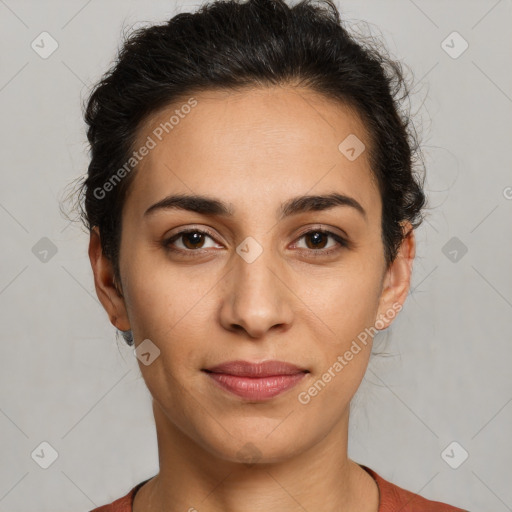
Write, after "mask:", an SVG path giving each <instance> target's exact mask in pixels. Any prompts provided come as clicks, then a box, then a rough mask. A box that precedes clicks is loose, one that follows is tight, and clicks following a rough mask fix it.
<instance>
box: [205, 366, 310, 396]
mask: <svg viewBox="0 0 512 512" xmlns="http://www.w3.org/2000/svg"><path fill="white" fill-rule="evenodd" d="M206 374H207V375H208V377H210V378H211V379H213V380H214V381H215V383H216V384H218V385H219V386H220V387H221V388H223V389H225V390H227V391H229V392H231V393H233V394H234V395H237V396H239V397H241V398H245V399H248V400H258V401H263V400H268V399H270V398H273V397H275V396H277V395H280V394H281V393H284V392H285V391H287V390H288V389H290V388H293V387H294V386H295V385H296V384H298V382H299V381H301V380H302V379H303V378H304V376H305V375H306V374H305V373H304V372H300V373H295V374H293V375H274V376H272V377H238V376H236V375H228V374H226V373H210V372H206Z"/></svg>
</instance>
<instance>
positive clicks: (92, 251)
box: [89, 226, 130, 331]
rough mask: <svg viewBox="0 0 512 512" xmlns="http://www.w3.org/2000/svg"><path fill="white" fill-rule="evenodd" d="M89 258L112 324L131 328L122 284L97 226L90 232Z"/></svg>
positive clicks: (100, 297) (99, 296)
mask: <svg viewBox="0 0 512 512" xmlns="http://www.w3.org/2000/svg"><path fill="white" fill-rule="evenodd" d="M89 260H90V262H91V267H92V271H93V274H94V286H95V288H96V294H97V295H98V299H99V300H100V302H101V304H102V305H103V307H104V308H105V311H106V312H107V314H108V316H109V319H110V322H111V323H112V325H114V326H115V327H117V328H118V329H120V330H122V331H127V330H129V329H130V322H129V320H128V314H127V311H126V305H125V302H124V298H123V295H122V293H121V290H120V286H119V285H118V284H117V283H116V281H115V273H114V267H113V265H112V262H111V261H110V260H109V259H108V258H107V257H106V256H105V254H104V253H103V249H102V247H101V237H100V232H99V229H98V227H97V226H94V227H93V228H92V230H91V232H90V239H89Z"/></svg>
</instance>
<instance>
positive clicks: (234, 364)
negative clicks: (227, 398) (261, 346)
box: [206, 360, 307, 377]
mask: <svg viewBox="0 0 512 512" xmlns="http://www.w3.org/2000/svg"><path fill="white" fill-rule="evenodd" d="M206 371H207V372H212V373H224V374H227V375H236V376H237V377H272V376H275V375H295V374H297V373H301V372H307V370H305V369H304V368H299V367H298V366H296V365H294V364H291V363H285V362H284V361H274V360H272V361H263V362H261V363H251V362H249V361H228V362H226V363H222V364H219V365H217V366H213V367H211V368H207V369H206Z"/></svg>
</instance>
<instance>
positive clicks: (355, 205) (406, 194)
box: [81, 0, 461, 512]
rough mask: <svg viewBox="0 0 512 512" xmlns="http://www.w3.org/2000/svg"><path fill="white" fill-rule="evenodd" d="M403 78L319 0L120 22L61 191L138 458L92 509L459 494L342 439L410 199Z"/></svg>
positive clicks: (341, 511) (413, 209) (406, 275)
mask: <svg viewBox="0 0 512 512" xmlns="http://www.w3.org/2000/svg"><path fill="white" fill-rule="evenodd" d="M404 87H405V85H404V81H403V77H402V74H401V70H400V66H399V65H398V64H396V63H394V62H393V61H391V60H389V59H387V58H386V57H384V56H383V55H382V54H381V53H380V52H379V50H378V49H377V48H376V47H375V48H373V47H370V46H369V45H367V44H362V43H358V42H356V40H355V39H354V38H353V37H352V36H350V35H349V34H348V33H347V31H346V30H345V29H344V28H343V27H342V25H341V22H340V19H339V13H338V11H337V10H336V7H335V6H334V4H333V3H331V2H330V0H325V1H324V2H323V3H322V4H320V5H314V4H312V3H311V2H309V1H304V2H301V3H299V4H297V5H295V6H294V7H293V8H290V7H289V6H288V5H286V4H285V3H284V2H283V1H282V0H249V1H248V2H246V3H243V4H242V3H239V2H236V1H226V2H216V3H211V4H209V5H205V6H203V7H202V8H201V9H199V11H198V12H196V13H193V14H191V13H184V14H179V15H177V16H175V17H174V18H172V19H171V20H169V22H168V23H166V24H163V25H161V26H153V27H149V28H145V29H141V30H138V31H137V32H135V33H134V34H133V35H132V36H131V37H130V38H129V39H128V40H127V41H126V42H125V44H124V46H123V48H122V50H121V52H120V55H119V59H118V61H117V62H116V64H115V66H114V67H113V69H111V70H110V72H109V73H108V74H107V75H106V76H105V77H103V79H102V80H101V82H100V83H99V84H98V85H97V86H96V88H95V90H94V91H93V93H92V95H91V97H90V98H89V102H88V105H87V110H86V114H85V119H86V121H87V124H88V139H89V142H90V144H91V162H90V165H89V170H88V176H87V178H86V180H85V181H84V183H83V184H82V189H81V193H82V194H81V198H83V200H84V209H83V216H84V221H85V223H86V225H87V227H88V228H89V230H90V245H89V257H90V261H91V265H92V268H93V272H94V281H95V287H96V291H97V294H98V297H99V299H100V300H101V303H102V304H103V306H104V308H105V310H106V312H107V313H108V315H109V318H110V321H111V323H112V324H113V325H114V326H115V327H116V328H117V329H119V330H120V331H122V332H123V335H124V337H125V340H126V342H127V343H128V344H133V346H134V349H135V354H136V356H137V358H138V361H139V367H140V370H141V373H142V376H143V378H144V380H145V383H146V385H147V387H148V389H149V391H150V392H151V395H152V397H153V412H154V417H155V423H156V429H157V437H158V450H159V461H160V469H159V473H158V474H157V475H155V476H154V477H153V478H150V479H148V480H145V481H144V482H140V483H139V484H138V485H137V486H135V487H134V488H133V489H131V490H130V492H129V493H128V494H126V495H125V496H124V497H122V498H119V499H118V500H116V501H115V502H113V503H111V504H109V505H105V506H103V507H100V508H97V509H96V512H99V511H101V512H107V511H114V510H116V511H119V512H120V511H132V510H133V511H134V512H149V511H152V512H164V511H165V512H170V511H173V512H174V511H178V510H188V511H195V510H198V511H201V512H203V511H205V512H213V511H223V512H226V511H240V510H243V511H261V510H265V511H266V512H271V511H274V510H279V511H281V512H282V511H297V510H307V511H310V512H313V511H322V512H335V511H336V512H349V511H351V512H352V511H357V512H377V511H380V512H383V511H391V510H393V511H394V510H401V511H404V512H405V511H412V510H414V511H427V510H428V511H433V510H435V511H457V510H461V509H458V508H455V507H452V506H450V505H447V504H442V503H440V502H434V501H429V500H427V499H425V498H423V497H420V496H419V495H415V494H413V493H411V492H408V491H406V490H404V489H401V488H399V487H397V486H396V485H394V484H392V483H390V482H388V481H386V480H384V479H383V478H382V477H380V476H379V475H378V474H377V473H376V472H375V471H373V470H371V469H370V468H368V467H366V466H363V465H360V464H357V463H356V462H354V461H352V460H351V459H349V458H348V455H347V444H348V423H349V408H350V402H351V399H352V397H353V396H354V394H355V392H356V391H357V389H358V386H359V384H360V383H361V380H362V378H363V376H364V373H365V371H366V368H367V364H368V360H369V357H370V353H371V348H372V340H373V337H374V335H375V334H376V333H377V332H378V331H381V330H383V329H386V328H387V327H388V326H389V325H390V324H391V323H392V321H393V319H394V318H395V317H396V315H397V314H398V313H399V311H400V310H401V308H402V305H403V303H404V301H405V299H406V296H407V293H408V291H409V287H410V278H411V271H412V264H413V260H414V255H415V238H414V229H415V228H416V227H418V226H419V224H420V222H421V216H422V209H423V207H424V205H425V196H424V193H423V190H422V184H421V183H420V180H419V179H418V177H417V176H416V174H415V172H414V169H413V162H414V161H415V155H416V146H415V138H414V132H413V130H412V129H411V127H410V125H409V121H408V118H407V115H406V114H404V113H403V112H402V110H401V105H400V103H399V98H398V97H399V95H400V94H402V93H403V92H404V90H405V89H404Z"/></svg>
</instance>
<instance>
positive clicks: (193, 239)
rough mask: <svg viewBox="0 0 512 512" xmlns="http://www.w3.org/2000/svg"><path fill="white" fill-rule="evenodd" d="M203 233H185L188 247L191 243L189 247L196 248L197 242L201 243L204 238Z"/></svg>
mask: <svg viewBox="0 0 512 512" xmlns="http://www.w3.org/2000/svg"><path fill="white" fill-rule="evenodd" d="M202 236H203V235H202V234H201V233H197V232H194V233H187V234H186V235H185V245H186V246H187V247H188V246H189V245H191V246H192V247H188V248H189V249H190V248H192V249H195V245H196V244H199V243H200V242H201V238H202Z"/></svg>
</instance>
